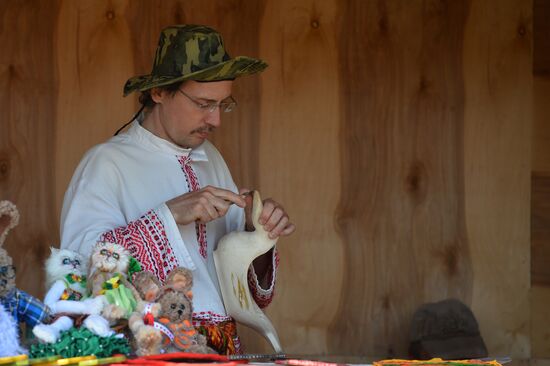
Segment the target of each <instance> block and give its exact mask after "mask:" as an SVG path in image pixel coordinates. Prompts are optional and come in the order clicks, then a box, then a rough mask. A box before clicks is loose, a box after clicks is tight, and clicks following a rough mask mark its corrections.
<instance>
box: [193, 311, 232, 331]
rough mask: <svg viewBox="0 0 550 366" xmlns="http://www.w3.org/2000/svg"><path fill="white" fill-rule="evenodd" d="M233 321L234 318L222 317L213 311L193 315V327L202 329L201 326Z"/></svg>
mask: <svg viewBox="0 0 550 366" xmlns="http://www.w3.org/2000/svg"><path fill="white" fill-rule="evenodd" d="M232 319H233V318H231V317H230V316H227V315H220V314H216V313H213V312H211V311H200V312H196V313H193V326H194V327H200V326H201V325H204V326H207V325H216V324H219V323H222V322H226V321H230V320H232Z"/></svg>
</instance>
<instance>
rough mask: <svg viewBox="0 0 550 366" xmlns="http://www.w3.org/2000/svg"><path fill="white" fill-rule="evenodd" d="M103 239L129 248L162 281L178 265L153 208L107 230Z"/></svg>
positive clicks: (143, 265)
mask: <svg viewBox="0 0 550 366" xmlns="http://www.w3.org/2000/svg"><path fill="white" fill-rule="evenodd" d="M101 240H105V241H110V242H113V243H117V244H120V245H122V246H123V247H125V248H126V249H128V251H129V252H130V254H131V255H132V256H133V257H134V258H135V259H137V260H138V261H139V262H140V263H141V266H142V267H143V269H144V270H146V271H150V272H152V273H154V274H155V275H156V276H157V278H158V279H159V280H160V281H161V282H164V281H165V279H166V276H168V273H170V271H172V269H174V268H176V267H177V266H178V262H177V260H176V257H175V255H174V251H173V250H172V247H171V246H170V243H169V242H168V237H167V236H166V231H165V229H164V225H163V224H162V221H160V219H159V218H158V216H157V214H156V213H155V211H153V210H151V211H149V212H147V213H146V214H145V215H143V216H142V217H140V218H139V219H137V220H136V221H132V222H130V223H129V224H128V225H126V226H122V227H119V228H116V229H114V230H110V231H107V232H105V233H104V234H103V235H102V236H101Z"/></svg>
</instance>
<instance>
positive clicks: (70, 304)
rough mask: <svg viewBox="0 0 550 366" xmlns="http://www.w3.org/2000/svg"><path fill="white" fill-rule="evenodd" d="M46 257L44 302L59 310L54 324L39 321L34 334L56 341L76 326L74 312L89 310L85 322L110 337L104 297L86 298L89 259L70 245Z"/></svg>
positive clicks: (98, 332) (80, 313)
mask: <svg viewBox="0 0 550 366" xmlns="http://www.w3.org/2000/svg"><path fill="white" fill-rule="evenodd" d="M50 250H51V255H50V257H49V258H48V259H47V260H46V288H48V292H47V293H46V297H45V299H44V303H45V304H46V305H48V306H49V308H50V309H51V311H52V314H60V315H61V316H60V317H59V318H57V319H56V320H55V321H54V322H53V323H52V324H39V325H37V326H36V327H34V328H33V330H32V331H33V333H34V335H35V336H36V337H37V338H38V339H39V340H41V341H43V342H45V343H55V342H57V340H58V339H59V335H60V333H61V332H62V331H65V330H69V329H70V328H72V327H73V326H74V319H73V317H74V316H80V315H83V314H86V315H88V316H86V317H85V319H84V321H83V323H82V326H84V327H85V328H87V329H88V330H90V331H91V332H92V333H94V334H96V335H98V336H100V337H107V336H110V335H113V334H114V331H113V330H111V328H110V327H109V322H108V321H107V320H106V319H105V318H103V317H102V316H101V315H99V314H100V313H101V310H102V309H103V306H104V303H103V299H102V298H101V297H97V298H86V297H87V296H86V291H87V289H86V272H87V262H86V259H85V258H84V257H83V256H82V255H81V254H79V253H77V252H73V251H71V250H67V249H56V248H50Z"/></svg>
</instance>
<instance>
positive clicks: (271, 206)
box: [258, 198, 284, 225]
mask: <svg viewBox="0 0 550 366" xmlns="http://www.w3.org/2000/svg"><path fill="white" fill-rule="evenodd" d="M263 204H264V208H263V209H262V213H261V214H260V217H259V219H258V222H259V223H260V225H265V224H266V223H267V221H268V220H269V218H270V217H271V214H272V213H273V211H274V210H275V208H276V207H277V205H276V204H275V202H274V201H273V200H272V199H271V198H268V199H265V200H264V202H263ZM281 209H282V207H281ZM283 211H284V209H283Z"/></svg>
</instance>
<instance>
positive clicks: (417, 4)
mask: <svg viewBox="0 0 550 366" xmlns="http://www.w3.org/2000/svg"><path fill="white" fill-rule="evenodd" d="M532 6H533V4H532V2H531V1H523V0H489V1H485V0H469V1H468V0H461V1H452V0H447V1H436V0H413V1H401V0H387V1H382V0H368V1H362V0H350V1H337V0H299V1H293V0H254V1H246V0H224V1H221V0H218V1H216V0H208V1H204V0H202V1H199V0H187V1H177V0H163V1H160V0H158V1H151V0H132V1H129V0H78V1H69V0H58V1H54V0H40V1H11V0H10V1H4V2H0V19H2V23H1V25H0V29H1V32H0V39H1V40H2V41H4V42H3V45H4V49H5V52H3V53H2V55H1V56H0V85H1V86H2V88H1V89H0V93H2V94H0V95H1V98H0V123H1V126H2V127H1V130H0V131H2V133H1V137H0V144H1V145H0V197H6V198H10V199H12V200H14V201H15V202H17V203H18V205H19V207H20V208H21V210H22V211H23V214H24V218H25V219H24V221H23V223H22V225H21V226H22V227H20V228H19V229H18V231H17V232H16V233H15V234H14V235H13V236H12V237H11V238H10V239H9V241H8V245H9V246H10V247H9V248H8V249H12V250H13V249H14V248H15V247H17V248H23V249H24V250H21V251H19V250H18V251H17V252H16V251H15V250H13V255H14V257H15V259H16V262H17V265H18V266H19V267H22V269H21V271H20V273H19V275H18V280H19V283H20V286H21V287H22V288H24V289H26V290H29V291H30V292H31V293H35V294H37V295H38V294H40V293H41V289H40V286H39V284H38V282H39V281H36V280H35V279H36V278H41V276H42V274H41V272H40V267H41V266H40V264H41V262H42V261H43V259H44V257H45V256H46V255H47V251H46V248H47V245H48V244H49V243H51V242H52V241H55V240H57V239H56V238H57V237H58V234H59V233H58V229H57V226H56V225H57V221H58V216H59V211H60V207H61V202H62V197H63V194H64V190H65V187H66V186H67V183H68V181H69V179H70V176H71V174H72V172H73V170H74V168H75V166H76V164H77V163H78V161H79V159H80V157H81V156H82V154H83V153H84V152H85V151H86V150H87V149H89V148H90V147H91V146H93V145H94V144H96V143H98V142H101V141H103V140H105V139H107V138H108V137H109V136H110V135H111V134H112V133H113V132H114V131H115V130H116V129H117V128H118V127H119V126H120V125H122V124H123V123H125V122H126V121H127V120H128V119H129V118H130V117H131V116H132V114H133V112H135V111H136V109H137V99H136V97H135V96H132V97H128V98H126V99H124V98H122V96H121V94H122V85H123V83H124V81H125V80H126V79H127V78H128V77H130V76H133V75H138V74H146V73H148V72H149V71H150V67H151V62H152V57H153V52H154V49H155V47H156V41H157V37H158V33H159V31H160V29H161V28H162V27H164V26H166V25H169V24H172V23H204V24H209V25H211V26H214V27H216V28H217V29H219V30H220V31H221V32H222V34H223V35H224V37H225V41H226V45H227V46H228V49H229V50H230V51H231V53H232V54H233V55H250V56H258V57H261V58H263V59H265V60H266V61H267V62H268V63H269V64H270V67H269V68H268V70H267V71H266V72H264V73H263V74H262V75H261V76H259V77H248V78H243V79H241V80H239V81H238V82H237V83H236V85H235V90H234V95H235V96H236V98H237V99H238V101H239V108H238V110H237V112H235V113H234V114H232V115H230V116H227V118H225V120H224V123H223V126H222V127H221V128H220V129H219V131H217V133H216V135H215V137H214V139H213V140H214V143H215V144H216V145H217V146H218V147H219V148H220V150H221V151H222V153H223V154H224V156H225V157H226V159H227V162H228V164H229V166H230V168H231V169H232V171H233V173H234V176H235V180H236V181H237V183H238V184H239V185H241V186H246V187H255V188H258V189H260V191H261V192H262V193H263V194H264V196H273V197H276V198H277V199H279V200H280V201H281V202H283V203H284V204H285V206H286V208H287V209H288V211H289V212H290V215H291V218H292V220H293V221H294V222H296V223H297V225H298V230H297V232H296V234H295V235H294V236H293V237H291V238H286V239H283V240H281V243H280V245H279V248H280V252H281V271H280V274H279V278H278V287H277V297H276V299H275V301H274V303H273V304H272V306H271V307H270V308H269V310H268V314H269V315H270V317H271V318H272V319H273V321H274V323H275V326H276V327H277V329H278V330H279V332H280V336H281V340H282V343H283V346H284V347H285V350H286V351H287V352H289V353H305V354H329V355H346V356H355V357H363V356H369V357H388V356H404V355H406V350H407V340H408V329H409V325H410V318H411V315H412V312H413V311H414V309H415V308H416V307H417V306H419V305H420V304H422V303H424V302H427V301H436V300H440V299H444V298H447V297H457V298H459V299H461V300H463V301H464V302H465V303H467V304H468V305H470V306H471V307H472V308H473V310H474V312H475V313H476V315H477V317H478V320H479V323H480V326H481V331H482V334H483V336H484V338H485V340H486V343H487V345H488V347H489V350H490V352H491V353H492V354H494V355H512V356H514V357H517V358H528V357H529V356H530V355H531V347H533V350H535V344H537V342H539V344H541V347H543V348H544V347H546V348H548V346H547V345H543V343H544V340H543V338H542V337H545V334H546V333H544V332H543V331H540V332H537V331H536V329H543V328H542V327H543V326H545V329H547V328H548V325H549V324H550V319H548V316H542V317H541V316H539V315H540V314H542V313H543V309H542V306H541V305H542V303H541V302H538V303H537V304H538V305H537V306H535V302H533V303H530V295H529V291H530V274H531V266H530V252H531V251H530V241H529V237H530V236H529V235H530V230H531V226H530V208H531V185H530V182H531V178H530V177H531V170H532V169H531V165H532V160H531V149H532V148H533V149H534V148H536V147H537V146H539V147H540V146H543V147H545V146H546V145H548V144H546V145H545V144H544V141H543V140H540V139H537V138H532V137H531V133H532V129H531V122H532V120H533V110H532V109H533V108H532V105H533V98H535V100H540V101H541V102H540V103H539V105H544V104H547V103H544V102H543V100H544V98H548V95H549V90H548V88H546V89H545V88H542V87H540V88H537V85H540V84H537V83H538V81H537V82H536V83H535V88H533V76H532V75H533V74H532V70H531V63H532V61H533V58H532V38H533V27H532V18H533V8H532ZM28 44H32V45H33V46H32V47H27V45H28ZM533 90H535V95H533ZM537 113H539V110H538V109H537ZM537 116H542V114H540V115H539V114H537ZM541 118H542V117H541ZM538 121H539V123H538V124H535V127H534V131H533V132H536V131H539V130H540V129H541V128H542V127H541V126H543V122H542V119H540V118H539V119H538ZM546 130H547V129H545V130H544V131H546ZM546 132H547V131H546ZM533 136H534V134H533ZM545 136H547V135H545ZM541 149H542V150H544V148H541ZM537 151H538V150H537ZM544 151H547V150H544ZM537 164H538V163H537V162H536V161H535V158H534V157H533V166H534V167H535V166H538V165H537ZM546 167H548V165H546ZM533 170H534V168H533ZM29 258H31V260H30V261H29ZM31 279H34V280H31ZM531 311H533V319H535V318H536V319H537V320H536V321H537V322H539V324H538V326H539V327H538V328H537V326H533V332H532V333H531V325H530V322H531ZM537 317H538V318H537ZM534 321H535V320H534ZM242 334H243V338H244V343H245V345H246V346H247V349H248V350H249V351H253V352H261V351H268V350H269V348H267V346H266V344H265V342H263V341H261V340H258V338H257V337H255V335H254V334H253V333H252V332H249V331H246V330H244V329H243V330H242ZM541 349H542V348H541ZM540 354H542V353H540Z"/></svg>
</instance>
